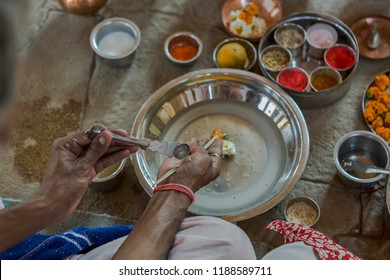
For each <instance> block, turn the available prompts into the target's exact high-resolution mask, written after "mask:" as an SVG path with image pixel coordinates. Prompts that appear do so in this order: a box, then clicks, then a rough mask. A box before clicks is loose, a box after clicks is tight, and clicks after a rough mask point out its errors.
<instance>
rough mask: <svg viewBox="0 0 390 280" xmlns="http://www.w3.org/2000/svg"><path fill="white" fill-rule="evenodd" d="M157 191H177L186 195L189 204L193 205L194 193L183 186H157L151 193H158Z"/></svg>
mask: <svg viewBox="0 0 390 280" xmlns="http://www.w3.org/2000/svg"><path fill="white" fill-rule="evenodd" d="M158 191H178V192H181V193H184V194H186V195H187V196H188V197H189V198H190V200H191V204H192V203H194V201H195V195H194V192H193V191H192V190H191V189H190V188H189V187H186V186H184V185H180V184H165V185H159V186H157V187H155V188H154V190H153V193H155V192H158Z"/></svg>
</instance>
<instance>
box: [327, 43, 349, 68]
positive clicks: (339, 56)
mask: <svg viewBox="0 0 390 280" xmlns="http://www.w3.org/2000/svg"><path fill="white" fill-rule="evenodd" d="M324 59H325V63H326V64H327V65H328V66H329V67H331V68H333V69H336V70H338V71H347V70H349V69H351V68H352V67H353V66H354V65H355V63H356V53H355V51H354V50H353V49H352V48H351V47H349V46H347V45H343V44H338V45H335V46H333V47H331V48H329V49H327V50H326V52H325V55H324Z"/></svg>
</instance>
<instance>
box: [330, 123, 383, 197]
mask: <svg viewBox="0 0 390 280" xmlns="http://www.w3.org/2000/svg"><path fill="white" fill-rule="evenodd" d="M348 159H349V160H353V161H358V162H360V163H361V164H364V165H375V166H378V167H383V168H389V166H390V153H389V147H388V144H387V143H386V141H385V140H383V139H382V138H381V137H379V136H378V135H376V134H375V133H372V132H368V131H363V130H358V131H353V132H350V133H348V134H346V135H344V136H343V137H341V138H340V139H339V140H338V141H337V143H336V146H335V148H334V151H333V160H334V163H335V165H336V168H337V172H338V175H339V177H340V179H341V180H342V182H343V183H344V184H345V185H346V186H351V187H355V188H359V189H364V190H367V189H372V188H375V187H376V185H377V183H378V182H379V181H381V180H382V179H385V176H384V175H383V174H366V173H364V175H365V176H364V177H366V178H363V174H361V177H357V176H353V175H352V174H350V173H348V172H347V171H346V170H345V169H344V168H343V167H342V163H343V161H344V160H348Z"/></svg>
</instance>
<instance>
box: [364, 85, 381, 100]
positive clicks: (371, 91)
mask: <svg viewBox="0 0 390 280" xmlns="http://www.w3.org/2000/svg"><path fill="white" fill-rule="evenodd" d="M379 92H381V90H380V89H379V88H378V87H376V86H372V87H369V88H368V90H367V98H368V99H373V98H374V97H375V96H376V95H377V94H378V93H379Z"/></svg>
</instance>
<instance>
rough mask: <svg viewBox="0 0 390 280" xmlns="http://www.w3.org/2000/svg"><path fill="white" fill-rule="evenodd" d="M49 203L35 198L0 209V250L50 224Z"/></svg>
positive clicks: (51, 218)
mask: <svg viewBox="0 0 390 280" xmlns="http://www.w3.org/2000/svg"><path fill="white" fill-rule="evenodd" d="M52 216H53V211H52V209H51V208H50V205H49V203H48V202H47V201H45V200H44V199H39V198H35V199H32V200H29V201H27V202H25V203H22V204H19V205H15V206H13V207H10V208H7V209H4V210H1V211H0V252H4V251H5V250H7V249H9V248H11V247H12V246H14V245H15V244H17V243H18V242H20V241H22V240H24V239H26V238H27V237H29V236H30V235H32V234H34V233H37V232H39V231H40V230H42V229H44V228H46V227H47V226H48V225H50V224H51V223H52V222H53V220H54V218H53V217H52Z"/></svg>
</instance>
